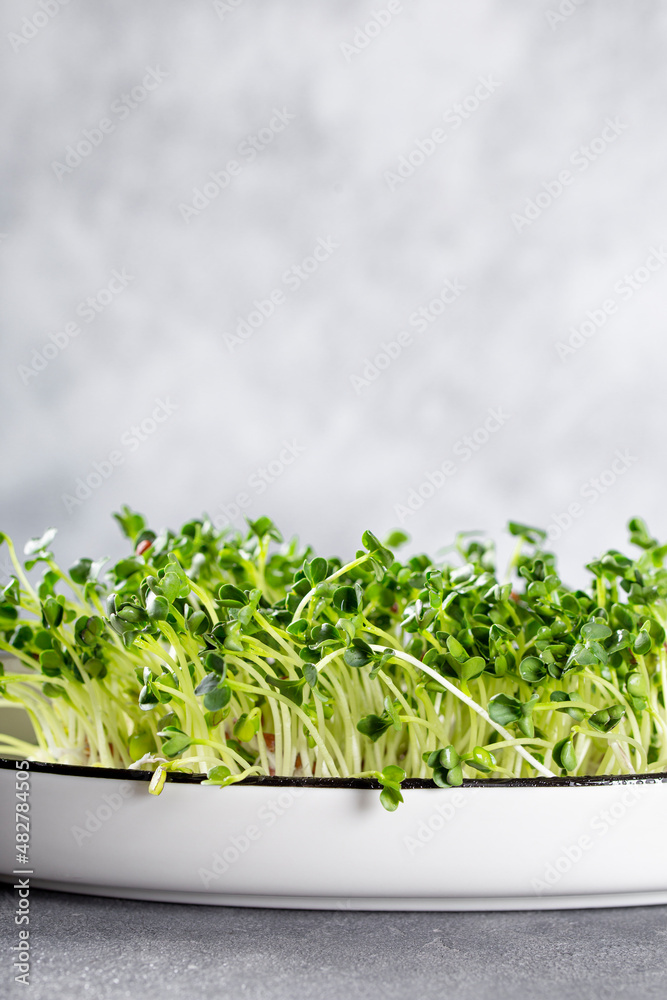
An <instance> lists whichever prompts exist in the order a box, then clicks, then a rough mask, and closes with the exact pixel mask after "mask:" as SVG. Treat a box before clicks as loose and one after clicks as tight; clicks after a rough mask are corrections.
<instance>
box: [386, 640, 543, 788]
mask: <svg viewBox="0 0 667 1000" xmlns="http://www.w3.org/2000/svg"><path fill="white" fill-rule="evenodd" d="M371 649H372V650H373V652H374V653H383V652H384V650H385V647H384V646H373V645H371ZM391 652H392V656H395V657H396V659H398V660H405V662H406V663H411V664H412V666H413V667H417V669H418V670H423V671H424V673H425V674H428V675H429V677H432V678H433V680H434V681H437V682H438V684H442V686H443V687H444V688H447V690H448V691H451V693H452V694H453V695H454V696H455V697H456V698H458V699H459V700H460V701H462V702H463V703H464V704H465V705H467V706H468V708H471V709H472V710H473V712H477V714H478V715H479V716H480V718H482V719H484V721H485V722H488V724H489V725H490V726H492V727H493V728H494V729H495V730H496V732H498V733H500V734H501V736H503V738H504V739H506V740H509V742H510V743H512V745H513V748H514V750H516V752H517V753H518V754H520V756H521V757H523V758H524V760H527V761H528V763H529V764H530V765H531V766H532V767H534V768H535V770H536V771H539V773H540V774H542V775H544V777H545V778H556V777H557V775H556V774H554V772H553V771H550V770H549V768H548V767H545V766H544V764H541V763H540V762H539V760H537V759H536V758H535V757H533V755H532V754H530V753H528V751H527V750H526V749H524V747H522V746H521V744H515V743H514V737H513V736H512V734H511V733H510V732H508V731H507V729H504V728H503V726H500V725H499V724H498V723H497V722H494V721H493V719H492V718H491V716H490V715H489V713H488V712H486V711H485V710H484V709H483V708H482V706H481V705H478V704H477V702H476V701H473V699H472V698H469V697H468V695H467V694H464V693H463V691H460V690H459V689H458V688H457V687H456V686H455V685H454V684H452V683H451V681H448V680H447V678H446V677H443V676H442V674H439V673H438V671H437V670H433V668H432V667H429V666H428V665H427V664H426V663H422V662H421V660H417V659H416V658H415V657H414V656H410V654H409V653H404V652H402V651H401V650H400V649H392V651H391Z"/></svg>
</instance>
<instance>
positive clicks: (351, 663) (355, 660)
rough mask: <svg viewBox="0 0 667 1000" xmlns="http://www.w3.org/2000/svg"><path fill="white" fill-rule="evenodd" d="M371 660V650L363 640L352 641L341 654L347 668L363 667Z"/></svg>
mask: <svg viewBox="0 0 667 1000" xmlns="http://www.w3.org/2000/svg"><path fill="white" fill-rule="evenodd" d="M372 659H373V650H372V649H371V647H370V646H369V645H368V643H367V642H364V640H363V639H353V640H352V644H351V645H350V646H349V647H348V648H347V649H346V650H345V652H344V653H343V660H344V661H345V663H347V665H348V667H357V668H359V667H365V666H366V664H367V663H370V661H371V660H372Z"/></svg>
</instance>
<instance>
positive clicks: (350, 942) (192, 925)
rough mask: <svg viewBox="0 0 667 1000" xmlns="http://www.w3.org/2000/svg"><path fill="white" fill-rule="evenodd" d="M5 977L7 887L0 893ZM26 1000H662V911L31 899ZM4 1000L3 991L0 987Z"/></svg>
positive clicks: (665, 973)
mask: <svg viewBox="0 0 667 1000" xmlns="http://www.w3.org/2000/svg"><path fill="white" fill-rule="evenodd" d="M0 908H1V909H0V914H1V917H2V926H1V927H0V942H2V952H1V953H2V964H3V968H2V980H0V981H4V983H8V982H9V980H10V976H8V972H7V970H8V966H9V962H8V960H7V956H8V954H9V953H8V946H9V943H10V938H11V937H12V930H11V926H10V920H11V915H12V911H13V908H14V899H13V894H12V892H11V891H8V890H7V889H6V888H5V887H3V889H2V893H1V895H0ZM31 913H32V914H33V917H32V924H31V939H32V941H33V948H34V952H33V960H32V971H31V982H30V986H29V987H28V988H25V987H20V986H13V987H12V986H10V987H9V996H10V997H11V998H12V1000H14V998H15V997H29V998H30V1000H79V998H83V997H86V998H88V997H91V998H95V1000H97V998H99V1000H165V998H171V997H174V998H176V997H178V998H180V997H183V998H185V1000H195V998H197V1000H238V998H240V997H246V998H248V1000H297V998H298V1000H343V998H344V1000H357V998H358V1000H375V998H386V1000H403V998H419V1000H436V998H438V1000H625V998H627V1000H644V998H649V997H656V998H658V997H660V998H662V997H664V996H665V995H666V993H667V949H666V948H665V938H666V937H667V919H666V918H667V907H662V906H661V907H638V908H628V909H609V910H580V911H576V910H564V911H553V912H526V913H523V912H521V913H516V912H514V913H384V914H383V913H355V912H348V911H346V912H318V911H316V912H309V911H306V910H253V909H232V908H218V907H212V906H211V907H209V906H182V905H174V904H162V903H141V902H129V901H125V900H112V899H100V898H96V897H87V896H76V895H67V894H64V893H51V892H43V891H41V892H40V891H34V892H33V893H32V894H31ZM3 995H5V994H4V993H3Z"/></svg>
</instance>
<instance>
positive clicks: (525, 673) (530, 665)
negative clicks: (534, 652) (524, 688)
mask: <svg viewBox="0 0 667 1000" xmlns="http://www.w3.org/2000/svg"><path fill="white" fill-rule="evenodd" d="M519 673H520V674H521V677H522V678H523V680H524V681H528V683H529V684H538V683H539V682H540V681H542V680H544V678H545V677H546V675H547V668H546V665H545V664H544V663H543V662H542V660H540V659H538V658H537V656H526V657H524V659H523V660H522V661H521V663H520V664H519Z"/></svg>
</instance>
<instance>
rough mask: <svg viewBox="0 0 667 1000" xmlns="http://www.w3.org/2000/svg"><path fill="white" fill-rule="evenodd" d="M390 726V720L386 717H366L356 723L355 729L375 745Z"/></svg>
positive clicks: (372, 715)
mask: <svg viewBox="0 0 667 1000" xmlns="http://www.w3.org/2000/svg"><path fill="white" fill-rule="evenodd" d="M390 726H391V720H390V719H388V718H387V717H386V716H380V715H374V714H371V715H367V716H365V718H363V719H360V720H359V722H358V723H357V729H358V730H359V732H360V733H363V735H364V736H368V738H369V739H370V740H372V741H373V743H376V742H377V741H378V740H379V739H380V737H381V736H382V735H383V734H384V733H386V732H387V730H388V729H389V728H390Z"/></svg>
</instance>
